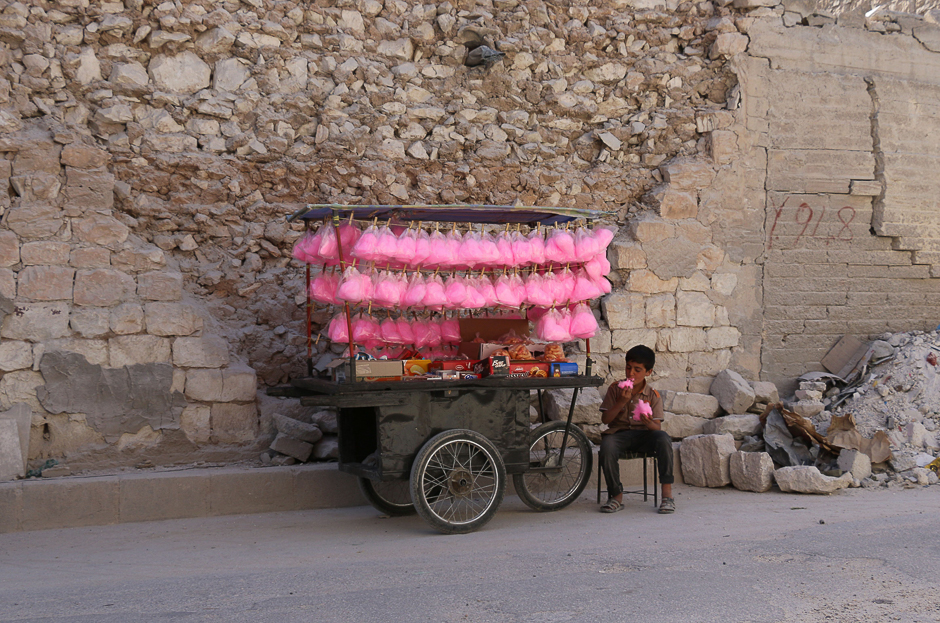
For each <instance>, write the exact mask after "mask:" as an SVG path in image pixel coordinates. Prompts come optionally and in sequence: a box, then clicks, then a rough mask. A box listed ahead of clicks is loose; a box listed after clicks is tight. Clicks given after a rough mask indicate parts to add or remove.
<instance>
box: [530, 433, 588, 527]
mask: <svg viewBox="0 0 940 623" xmlns="http://www.w3.org/2000/svg"><path fill="white" fill-rule="evenodd" d="M531 435H532V436H531V439H532V443H531V444H530V446H529V470H528V471H526V472H525V473H522V474H515V475H513V479H512V482H513V484H514V485H515V487H516V493H517V494H518V495H519V499H521V500H522V501H523V502H525V504H526V505H527V506H529V508H532V509H534V510H537V511H555V510H558V509H560V508H564V507H566V506H568V505H569V504H571V503H572V502H574V501H575V500H576V499H578V496H579V495H581V492H582V491H584V487H586V486H587V482H588V478H590V477H591V468H592V467H593V464H594V462H593V456H592V452H591V442H590V441H588V438H587V436H586V435H585V434H584V433H583V432H582V431H581V429H580V428H578V427H577V426H575V425H574V424H572V425H571V428H569V429H568V441H567V442H565V446H566V447H565V451H564V453H563V454H562V452H561V444H562V441H563V440H564V436H565V423H564V422H546V423H545V424H542V425H541V426H539V427H538V428H536V429H535V430H533V431H532V434H531ZM560 456H563V457H564V462H563V464H562V465H561V468H560V469H558V470H557V471H533V468H544V467H557V466H558V458H559V457H560Z"/></svg>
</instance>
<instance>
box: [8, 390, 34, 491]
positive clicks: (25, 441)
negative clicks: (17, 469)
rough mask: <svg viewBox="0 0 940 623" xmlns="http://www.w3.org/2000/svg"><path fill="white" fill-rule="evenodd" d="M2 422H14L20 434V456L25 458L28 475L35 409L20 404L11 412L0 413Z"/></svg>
mask: <svg viewBox="0 0 940 623" xmlns="http://www.w3.org/2000/svg"><path fill="white" fill-rule="evenodd" d="M0 420H13V421H14V422H16V429H17V431H18V432H19V439H20V454H22V457H23V473H24V474H25V473H26V469H27V464H26V462H27V459H28V458H29V431H30V427H31V426H32V421H33V409H32V407H30V406H29V405H28V404H25V403H22V402H19V403H16V404H15V405H13V406H12V407H10V409H9V410H7V411H4V412H3V413H0Z"/></svg>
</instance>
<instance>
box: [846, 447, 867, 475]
mask: <svg viewBox="0 0 940 623" xmlns="http://www.w3.org/2000/svg"><path fill="white" fill-rule="evenodd" d="M838 465H839V469H841V470H842V471H843V472H851V473H852V476H854V477H855V479H856V480H865V479H866V478H868V477H869V476H871V459H870V458H868V455H867V454H865V453H864V452H860V451H858V450H851V449H843V450H842V451H841V452H840V453H839V461H838Z"/></svg>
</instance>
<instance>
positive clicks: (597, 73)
mask: <svg viewBox="0 0 940 623" xmlns="http://www.w3.org/2000/svg"><path fill="white" fill-rule="evenodd" d="M626 75H627V68H626V66H625V65H621V64H620V63H606V64H604V65H601V66H600V67H595V68H592V69H588V70H587V71H585V72H584V77H585V78H587V79H588V80H593V81H594V82H617V81H619V80H623V79H624V77H625V76H626Z"/></svg>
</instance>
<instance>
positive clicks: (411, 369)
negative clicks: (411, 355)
mask: <svg viewBox="0 0 940 623" xmlns="http://www.w3.org/2000/svg"><path fill="white" fill-rule="evenodd" d="M402 363H403V364H404V372H403V374H404V376H421V375H424V374H427V373H428V371H429V369H430V367H431V363H432V362H431V360H430V359H406V360H405V361H404V362H402Z"/></svg>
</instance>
